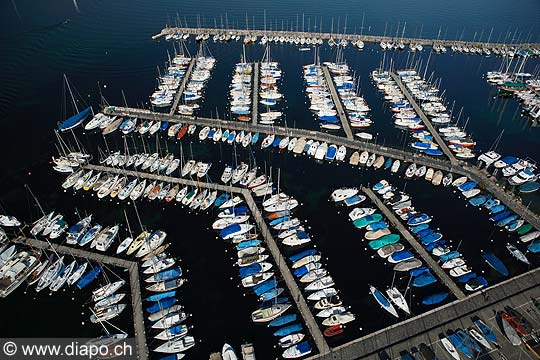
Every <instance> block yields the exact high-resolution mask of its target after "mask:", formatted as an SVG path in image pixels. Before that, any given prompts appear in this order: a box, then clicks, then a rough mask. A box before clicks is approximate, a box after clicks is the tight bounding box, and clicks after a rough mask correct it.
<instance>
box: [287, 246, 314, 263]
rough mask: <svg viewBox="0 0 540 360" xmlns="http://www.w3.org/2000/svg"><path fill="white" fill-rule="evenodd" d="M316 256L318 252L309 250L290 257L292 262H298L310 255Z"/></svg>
mask: <svg viewBox="0 0 540 360" xmlns="http://www.w3.org/2000/svg"><path fill="white" fill-rule="evenodd" d="M315 254H317V250H315V249H308V250H304V251H300V252H299V253H296V254H294V255H291V256H289V260H290V261H292V262H296V261H298V260H300V259H301V258H303V257H306V256H308V255H315Z"/></svg>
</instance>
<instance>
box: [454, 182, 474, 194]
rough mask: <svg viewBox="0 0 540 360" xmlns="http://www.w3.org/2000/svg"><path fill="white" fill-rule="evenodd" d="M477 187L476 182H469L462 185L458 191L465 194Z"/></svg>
mask: <svg viewBox="0 0 540 360" xmlns="http://www.w3.org/2000/svg"><path fill="white" fill-rule="evenodd" d="M475 187H476V183H475V182H474V181H467V182H466V183H464V184H462V185H460V186H459V187H458V189H459V191H461V192H463V191H467V190H471V189H474V188H475Z"/></svg>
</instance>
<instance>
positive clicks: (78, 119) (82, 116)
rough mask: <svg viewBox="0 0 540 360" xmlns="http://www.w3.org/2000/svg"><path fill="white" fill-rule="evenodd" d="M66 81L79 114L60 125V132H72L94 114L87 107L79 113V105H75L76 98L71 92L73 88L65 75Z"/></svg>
mask: <svg viewBox="0 0 540 360" xmlns="http://www.w3.org/2000/svg"><path fill="white" fill-rule="evenodd" d="M64 81H65V84H66V86H67V88H68V90H69V94H70V95H71V99H72V100H73V105H74V106H75V109H76V110H77V113H76V114H75V115H73V116H71V117H69V118H67V119H66V120H64V121H62V122H61V123H59V124H58V130H60V131H62V132H64V131H68V130H71V129H73V128H75V127H77V126H79V125H80V124H81V123H82V122H83V121H84V120H86V118H87V117H88V116H89V115H90V114H91V113H92V110H91V109H90V107H87V108H85V109H83V110H82V111H79V109H78V108H77V104H76V103H75V98H74V97H73V92H72V91H71V87H70V86H69V82H68V80H67V77H66V75H64Z"/></svg>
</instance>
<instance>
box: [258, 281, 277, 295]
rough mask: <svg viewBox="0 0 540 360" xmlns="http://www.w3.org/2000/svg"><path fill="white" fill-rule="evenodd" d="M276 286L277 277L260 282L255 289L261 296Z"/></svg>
mask: <svg viewBox="0 0 540 360" xmlns="http://www.w3.org/2000/svg"><path fill="white" fill-rule="evenodd" d="M275 287H277V281H276V279H269V280H266V281H265V282H263V283H262V284H259V285H256V286H255V287H253V291H254V292H255V294H257V296H260V295H262V294H264V293H265V292H267V291H268V290H270V289H273V288H275Z"/></svg>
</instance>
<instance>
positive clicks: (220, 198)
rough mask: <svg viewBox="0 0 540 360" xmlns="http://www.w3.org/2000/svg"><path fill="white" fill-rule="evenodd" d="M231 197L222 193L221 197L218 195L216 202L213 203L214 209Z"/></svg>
mask: <svg viewBox="0 0 540 360" xmlns="http://www.w3.org/2000/svg"><path fill="white" fill-rule="evenodd" d="M230 198H231V197H230V195H229V194H227V193H223V194H221V195H219V196H218V197H217V199H216V201H215V202H214V206H216V207H219V206H221V205H223V203H225V202H226V201H227V200H229V199H230Z"/></svg>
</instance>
